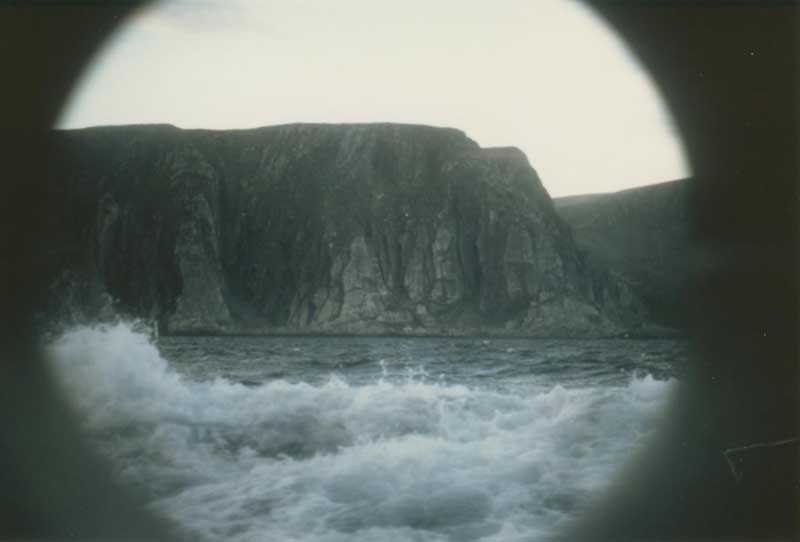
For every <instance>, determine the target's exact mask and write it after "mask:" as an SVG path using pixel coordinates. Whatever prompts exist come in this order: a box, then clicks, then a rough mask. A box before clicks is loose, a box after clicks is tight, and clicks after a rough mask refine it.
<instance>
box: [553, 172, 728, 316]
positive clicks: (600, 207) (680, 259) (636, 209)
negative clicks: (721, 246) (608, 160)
mask: <svg viewBox="0 0 800 542" xmlns="http://www.w3.org/2000/svg"><path fill="white" fill-rule="evenodd" d="M690 188H691V181H690V180H688V179H684V180H679V181H670V182H666V183H660V184H655V185H650V186H644V187H639V188H633V189H630V190H622V191H620V192H614V193H610V194H592V195H585V196H569V197H564V198H557V199H555V200H554V203H555V207H556V210H557V212H558V213H559V215H560V216H561V217H562V218H563V219H564V220H565V221H566V222H567V223H568V224H569V225H570V226H571V227H572V230H573V233H574V236H575V240H576V242H577V243H578V246H579V247H580V248H581V249H583V250H585V251H586V252H587V253H588V254H589V255H590V257H591V258H592V259H593V260H595V261H597V262H598V263H600V264H601V265H603V266H604V267H606V268H607V269H609V270H611V271H612V272H613V273H615V274H616V275H618V276H619V277H620V278H621V279H622V280H624V281H625V282H626V283H627V284H629V285H630V287H631V288H632V289H633V290H634V292H635V293H636V294H637V295H638V296H639V297H640V298H641V299H642V301H643V302H644V303H645V305H646V307H647V309H648V312H649V314H651V315H652V317H653V318H654V319H655V320H656V321H658V322H659V323H661V324H663V325H668V326H674V327H685V326H686V323H687V307H691V303H689V302H688V300H689V299H691V297H692V296H691V295H690V292H691V284H692V281H693V279H694V278H695V277H697V276H698V275H701V274H703V273H704V272H705V271H707V270H709V269H711V268H713V267H716V266H718V265H719V262H720V255H719V254H715V253H714V251H712V250H711V249H709V247H708V246H706V245H701V244H700V243H699V242H697V240H695V239H694V238H693V237H694V236H693V234H692V227H691V225H692V224H693V217H692V215H691V209H692V206H691V197H692V194H691V192H690Z"/></svg>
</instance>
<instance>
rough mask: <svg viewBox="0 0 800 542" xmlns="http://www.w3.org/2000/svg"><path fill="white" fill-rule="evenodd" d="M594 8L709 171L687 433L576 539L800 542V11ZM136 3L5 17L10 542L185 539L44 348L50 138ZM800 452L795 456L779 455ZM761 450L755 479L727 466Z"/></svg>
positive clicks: (680, 431) (2, 201)
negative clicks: (711, 251) (71, 412)
mask: <svg viewBox="0 0 800 542" xmlns="http://www.w3.org/2000/svg"><path fill="white" fill-rule="evenodd" d="M589 4H590V5H591V6H592V7H593V8H594V10H595V12H596V13H597V14H598V15H599V16H601V17H602V18H604V19H605V20H606V21H607V22H608V23H609V24H610V26H612V27H613V28H614V29H615V30H616V31H617V32H619V33H620V35H621V36H622V38H623V39H624V40H625V41H626V42H627V44H628V45H629V46H630V47H631V49H632V50H633V53H634V54H635V55H637V56H638V58H639V59H640V60H641V61H642V63H643V64H644V65H645V67H646V68H647V69H648V70H649V72H650V73H651V74H652V76H653V77H654V79H655V81H656V84H657V85H658V86H659V88H660V89H661V91H662V93H663V95H664V97H665V99H666V101H667V103H668V105H669V108H670V109H671V112H672V114H673V115H674V117H675V120H676V126H677V128H678V129H679V130H680V132H681V134H682V137H683V140H684V142H685V143H686V147H687V152H688V155H689V159H690V162H691V167H692V170H693V172H694V179H693V181H692V191H691V192H692V194H691V201H692V219H693V227H694V236H695V239H696V241H697V242H698V243H706V244H709V245H713V246H715V247H718V249H719V250H718V254H719V258H720V262H721V264H720V265H717V266H715V267H714V269H715V271H713V272H708V273H704V274H700V273H698V274H697V275H695V276H693V277H691V280H692V284H693V286H694V295H693V296H692V299H687V300H686V303H687V305H689V306H691V311H690V314H692V315H693V316H692V320H691V335H692V337H691V338H692V340H693V343H694V348H693V352H692V371H691V372H690V374H689V375H688V378H687V381H686V382H685V383H684V386H683V390H682V391H681V393H680V396H679V397H678V398H677V399H676V402H675V404H674V405H673V411H672V413H671V417H670V422H669V424H668V427H666V428H665V429H664V430H663V431H662V433H661V434H660V436H659V441H658V442H657V443H656V445H654V446H652V447H651V449H650V450H648V451H647V452H646V453H645V454H643V456H642V457H640V458H639V459H638V461H637V462H636V463H635V464H634V465H632V466H630V467H629V468H628V469H627V470H626V471H625V472H623V473H622V476H621V478H620V479H619V480H618V481H617V484H616V486H615V488H614V489H613V490H612V491H611V493H610V494H609V496H608V498H607V499H606V500H605V502H603V503H602V504H600V505H599V506H598V507H597V508H596V509H594V510H590V511H589V513H588V514H587V516H586V517H585V518H583V520H582V521H581V522H579V524H578V525H576V526H574V527H573V528H572V529H571V530H570V531H569V532H568V533H565V536H564V539H567V540H609V541H611V540H634V539H638V540H644V539H647V540H687V539H708V540H722V539H725V540H728V539H736V540H745V539H748V540H752V539H757V540H795V539H797V538H798V535H800V529H799V528H798V525H799V523H800V476H799V475H800V472H799V471H800V468H798V447H797V441H796V440H793V439H795V438H796V437H797V436H798V434H800V428H799V427H798V407H799V406H800V404H799V403H798V389H799V388H800V378H798V375H799V374H800V371H799V370H798V340H797V332H798V288H797V286H798V260H797V248H798V222H797V218H798V217H797V207H798V167H797V166H798V163H797V160H798V138H797V129H798V119H799V118H800V117H798V93H797V91H798V69H797V60H798V41H797V38H798V11H799V10H798V8H797V6H795V5H794V4H793V3H779V2H744V3H733V2H708V1H706V2H633V1H626V2H603V1H600V0H593V1H590V2H589ZM136 5H138V4H136V3H133V2H106V3H103V2H98V1H88V0H83V1H79V0H75V1H71V2H50V3H34V2H11V3H7V4H4V5H2V6H0V55H2V59H1V60H2V64H0V65H2V66H3V73H4V77H3V83H4V84H3V90H2V91H0V92H2V97H3V100H2V102H1V103H2V104H3V109H4V115H3V117H2V118H3V128H2V140H1V141H0V143H1V144H2V147H0V148H2V149H3V158H4V160H3V169H2V171H3V175H2V181H0V183H1V184H0V186H1V187H2V194H3V196H2V198H0V205H2V209H0V212H1V216H2V220H3V227H2V234H0V239H2V245H0V254H2V258H3V261H2V267H1V268H0V269H1V271H0V273H2V298H0V307H2V326H0V337H1V339H0V340H1V341H2V342H1V343H0V348H1V350H0V355H2V359H1V361H0V539H34V538H36V539H63V538H65V537H69V538H73V539H87V538H106V539H107V538H128V539H131V538H138V539H173V538H176V537H177V534H176V532H175V531H173V530H172V527H171V526H170V525H169V524H168V522H166V521H164V520H161V519H159V518H155V517H153V516H152V515H151V514H149V513H146V512H144V511H143V510H142V508H141V503H140V501H138V500H137V499H136V497H135V496H134V495H131V494H129V492H127V491H126V490H125V489H123V488H120V487H116V486H115V485H113V484H112V483H111V482H110V481H109V477H108V472H109V471H108V469H107V468H106V467H105V466H104V465H103V464H102V462H100V461H99V460H97V459H96V458H94V457H93V456H92V453H91V450H90V449H88V448H87V447H85V445H84V444H83V443H82V442H81V441H80V439H79V438H78V436H77V432H76V430H75V423H74V420H71V419H69V416H68V415H67V414H66V412H68V410H67V409H66V408H65V407H64V405H63V403H62V399H61V398H60V397H58V395H57V394H56V393H55V391H54V388H53V387H52V385H51V383H50V382H49V381H48V380H47V379H46V377H45V373H44V370H43V367H42V359H41V353H40V352H39V350H38V349H37V346H36V345H35V344H34V343H33V342H32V331H31V326H30V320H29V317H30V307H31V300H32V299H33V298H34V296H35V294H36V292H37V291H38V289H39V288H41V285H42V284H43V283H44V280H45V278H46V277H44V273H43V272H42V270H41V269H40V268H39V267H37V251H38V250H39V249H40V248H39V247H41V246H43V245H44V244H43V241H44V237H43V236H44V235H45V232H46V231H47V228H46V220H47V217H46V215H45V214H44V213H42V212H39V211H40V210H41V209H40V208H39V207H40V206H39V203H38V202H40V201H41V198H39V197H38V194H41V193H42V191H43V190H47V189H48V186H47V184H46V181H45V179H47V178H48V172H47V167H46V166H47V158H46V157H47V148H48V146H47V133H48V130H49V128H50V127H51V126H52V125H53V123H54V121H55V120H56V117H57V115H58V113H59V111H60V109H61V107H62V106H63V104H64V101H65V100H66V98H67V97H68V94H69V92H70V91H71V89H72V85H73V84H74V83H75V81H76V80H77V78H78V77H79V76H80V74H81V71H82V69H83V68H84V66H85V64H86V63H87V62H89V61H90V60H91V57H92V54H93V53H94V52H95V51H96V50H97V49H98V48H99V47H101V46H102V43H103V40H104V39H105V38H107V37H108V36H109V35H110V33H111V32H113V30H114V29H115V28H116V27H117V26H118V25H119V24H120V23H121V22H122V21H123V20H124V18H125V17H126V16H127V15H129V14H130V12H131V11H132V9H134V8H135V7H136ZM780 442H784V444H777V443H780ZM762 444H763V445H764V446H757V447H755V448H752V449H751V450H753V452H752V454H751V457H750V458H749V462H748V463H747V465H748V470H747V471H746V472H744V473H743V475H742V476H741V477H740V478H737V477H735V476H734V475H733V473H732V472H731V469H730V466H729V464H728V463H727V462H726V459H725V455H724V452H725V451H726V450H730V449H732V448H736V447H742V446H748V445H751V446H752V445H762Z"/></svg>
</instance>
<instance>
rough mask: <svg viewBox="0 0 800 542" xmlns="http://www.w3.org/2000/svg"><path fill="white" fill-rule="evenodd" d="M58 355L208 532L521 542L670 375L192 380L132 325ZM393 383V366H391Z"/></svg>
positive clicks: (606, 457) (177, 511) (85, 408)
mask: <svg viewBox="0 0 800 542" xmlns="http://www.w3.org/2000/svg"><path fill="white" fill-rule="evenodd" d="M49 351H50V354H51V357H52V360H53V370H54V372H55V373H56V375H57V377H58V380H59V381H60V383H61V385H62V386H63V387H64V389H65V390H66V391H67V393H68V395H69V396H70V397H72V398H73V400H74V404H75V407H76V409H78V410H79V411H80V413H81V414H82V415H83V416H84V417H85V420H86V423H85V425H86V429H87V431H88V433H89V435H90V437H91V438H92V439H94V440H95V441H96V442H97V443H98V446H99V447H100V449H101V450H102V451H103V452H104V453H105V454H106V455H108V456H109V457H110V459H111V460H112V462H113V464H114V465H116V468H117V475H118V476H119V477H120V479H122V480H123V481H125V482H128V483H130V484H134V485H136V486H139V487H140V488H143V489H145V490H146V491H148V492H149V493H150V495H151V497H152V506H153V507H154V508H156V509H158V510H161V511H164V512H166V513H168V514H169V515H171V516H172V517H174V518H175V519H176V520H178V521H179V522H180V523H181V524H182V525H184V526H185V527H186V528H187V529H188V530H189V531H190V532H192V533H193V534H194V535H196V536H198V537H202V538H205V539H209V540H218V539H225V540H239V541H249V540H272V539H276V540H319V541H322V540H324V541H338V540H348V541H349V540H356V541H358V540H399V541H402V540H464V541H468V540H495V541H510V540H525V539H529V538H530V537H532V536H536V535H544V534H547V533H551V532H552V531H553V530H554V529H556V528H557V527H558V525H559V524H560V523H561V522H563V521H565V520H567V519H569V518H571V517H573V516H574V515H575V514H576V513H578V512H579V511H580V510H581V508H582V507H583V506H585V504H586V503H587V502H588V499H589V498H590V497H591V495H592V494H594V493H595V492H597V491H598V490H600V489H602V488H604V487H605V485H606V484H607V483H608V482H609V479H610V477H611V475H612V474H613V472H614V470H615V469H616V468H617V467H618V466H619V465H620V462H621V460H622V459H623V458H624V457H625V456H626V455H627V454H628V453H629V452H630V450H631V448H632V447H634V446H636V444H637V443H638V442H639V441H640V440H641V439H642V438H643V437H644V436H645V435H647V434H648V433H649V432H650V431H651V430H652V428H653V426H654V424H655V423H656V422H657V421H658V417H659V414H660V413H661V412H662V411H663V406H664V402H665V401H666V399H667V397H668V395H669V392H670V389H671V388H672V387H673V383H672V382H665V381H658V380H655V379H653V378H652V377H651V376H649V375H646V376H643V377H633V378H632V379H631V381H630V382H629V384H628V385H627V386H619V387H594V388H592V387H586V388H565V387H562V386H555V387H549V388H545V387H543V386H542V385H541V384H539V383H537V382H535V381H532V382H531V383H530V385H528V386H527V387H525V386H523V387H518V388H515V391H514V392H513V393H512V392H507V391H506V392H501V391H497V390H491V389H477V388H471V387H467V386H464V385H451V384H446V383H444V382H441V381H438V380H437V381H433V382H430V381H428V379H427V378H426V375H425V374H424V371H417V372H414V373H413V374H410V375H409V378H407V379H406V380H405V381H402V382H390V381H388V379H387V378H384V377H381V378H378V379H376V381H374V382H371V383H367V384H362V385H352V384H350V383H348V382H347V380H346V379H344V378H342V377H331V378H329V379H328V380H327V381H326V382H324V383H322V384H319V385H310V384H306V383H302V382H300V383H290V382H287V381H285V380H273V381H271V382H268V383H266V384H262V385H258V386H250V387H248V386H244V385H242V384H238V383H234V382H230V381H227V380H224V379H220V378H217V379H214V380H209V381H192V380H189V379H187V378H184V377H182V376H180V375H179V374H178V373H177V372H175V371H174V370H173V369H171V368H170V365H169V363H168V362H167V361H166V360H165V359H163V358H162V357H161V355H160V354H159V352H158V349H157V348H156V347H155V346H154V345H152V344H151V343H150V342H148V340H147V338H146V337H145V336H144V335H142V334H138V333H136V332H135V331H133V330H132V329H131V328H130V327H129V326H127V325H125V324H118V325H113V326H104V327H83V328H78V329H75V330H72V331H70V332H68V333H66V334H64V335H63V336H61V337H60V338H58V339H57V340H56V341H54V342H53V343H52V344H51V345H50V347H49ZM384 375H385V371H384Z"/></svg>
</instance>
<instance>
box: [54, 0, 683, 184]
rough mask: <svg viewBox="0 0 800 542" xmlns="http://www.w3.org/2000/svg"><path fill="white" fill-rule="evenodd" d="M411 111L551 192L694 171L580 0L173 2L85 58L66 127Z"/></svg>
mask: <svg viewBox="0 0 800 542" xmlns="http://www.w3.org/2000/svg"><path fill="white" fill-rule="evenodd" d="M291 122H332V123H339V122H402V123H413V124H430V125H434V126H449V127H454V128H459V129H461V130H463V131H465V132H466V133H467V135H468V136H469V137H471V138H472V139H474V140H475V141H477V142H478V143H479V144H480V145H481V146H484V147H493V146H508V145H511V146H516V147H519V148H521V149H522V150H523V151H524V152H525V154H527V156H528V159H529V161H530V162H531V165H533V167H534V168H535V169H536V170H537V172H538V173H539V176H540V177H541V179H542V182H543V183H544V185H545V186H546V188H547V190H548V191H549V193H550V195H551V196H554V197H557V196H564V195H570V194H584V193H593V192H610V191H615V190H621V189H625V188H630V187H633V186H639V185H643V184H651V183H655V182H661V181H667V180H672V179H677V178H681V177H686V176H688V175H689V167H688V164H687V161H686V157H685V153H684V149H683V144H682V142H681V141H680V138H679V136H678V134H677V133H676V131H675V129H674V127H673V124H672V121H671V117H670V113H669V112H668V111H667V110H666V108H665V105H664V102H663V99H662V98H661V96H660V95H659V93H658V91H657V89H656V88H655V86H654V84H653V83H652V81H651V80H650V78H649V76H648V75H647V74H646V73H645V72H644V71H643V70H642V69H641V67H640V66H639V65H638V64H637V62H636V61H635V60H634V59H633V57H632V55H631V54H630V53H629V52H628V51H627V50H626V48H625V46H624V45H623V44H622V42H621V40H619V39H618V38H617V37H616V36H615V35H614V33H613V31H612V30H611V29H609V28H608V27H607V26H605V25H604V23H602V21H601V20H600V19H599V18H597V17H595V16H594V15H593V14H592V13H591V11H590V10H589V9H588V8H586V7H584V6H583V5H581V4H578V3H576V2H573V1H571V0H474V1H473V0H404V1H402V2H400V1H381V0H337V1H332V0H283V1H279V0H169V1H164V2H161V3H159V4H154V5H153V6H151V7H150V8H148V9H145V10H141V11H140V12H138V13H137V14H136V15H135V16H134V17H132V18H131V19H130V21H129V22H128V23H127V25H126V26H125V27H124V28H122V29H121V30H120V31H119V33H118V34H117V35H116V36H115V37H114V38H112V40H110V41H109V42H108V44H107V46H106V48H105V49H104V50H103V51H101V52H100V53H99V55H98V57H97V59H96V60H95V62H94V63H93V64H92V65H91V66H90V67H89V68H88V69H87V71H86V73H85V74H84V76H83V78H82V80H81V81H80V83H79V84H78V85H77V86H76V88H75V91H74V94H73V96H72V98H71V100H70V102H69V104H68V106H67V107H66V109H65V111H64V112H63V114H62V117H61V119H60V120H59V122H58V123H57V126H58V127H59V128H78V127H85V126H95V125H103V124H142V123H169V124H174V125H176V126H179V127H182V128H214V129H225V128H252V127H258V126H269V125H274V124H285V123H291Z"/></svg>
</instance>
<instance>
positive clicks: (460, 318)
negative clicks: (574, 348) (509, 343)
mask: <svg viewBox="0 0 800 542" xmlns="http://www.w3.org/2000/svg"><path fill="white" fill-rule="evenodd" d="M52 155H53V156H52V158H51V162H50V165H51V168H52V172H53V184H54V191H53V196H54V197H53V201H52V209H53V212H52V216H51V217H50V222H51V224H50V227H51V229H52V230H53V239H52V241H51V243H50V244H52V245H53V246H56V247H60V250H59V253H60V256H59V257H58V258H57V260H58V264H52V263H51V265H53V266H54V269H57V270H58V273H60V275H59V276H62V277H64V278H62V280H61V282H62V283H65V284H67V283H69V284H72V285H71V286H69V288H66V287H65V285H64V284H62V285H61V286H60V287H59V286H54V288H55V289H56V290H60V291H61V292H64V291H68V290H69V289H70V288H72V290H75V286H74V283H75V280H76V279H75V277H82V278H81V280H82V281H83V282H85V283H87V284H91V285H94V286H93V288H94V289H95V290H98V291H100V290H102V291H101V292H100V293H99V294H97V295H96V296H95V297H96V298H98V299H99V298H103V299H111V300H112V301H111V304H112V305H113V306H114V308H115V309H116V310H118V311H122V312H125V313H128V314H132V315H137V316H142V317H147V318H157V319H159V321H160V322H161V324H162V328H163V329H166V330H167V331H168V332H170V333H260V332H264V333H271V332H307V333H318V332H324V333H422V334H424V333H437V334H438V333H444V334H452V333H457V334H459V333H504V334H521V335H586V334H589V335H609V334H616V333H621V332H625V331H630V330H632V329H636V328H637V327H640V326H641V325H642V324H643V323H644V313H643V310H642V307H641V305H640V304H639V303H638V301H637V300H636V298H635V296H633V295H632V294H631V292H630V291H629V290H628V289H627V287H626V286H625V285H624V284H623V283H621V282H619V281H617V280H615V279H614V278H613V277H612V276H611V275H609V274H608V273H606V272H605V271H603V270H602V269H601V268H599V267H598V266H596V265H593V264H591V263H590V262H589V261H588V260H587V259H586V257H585V256H584V255H583V254H582V253H581V252H580V251H578V250H577V249H576V247H575V245H574V243H573V240H572V235H571V232H570V229H569V227H568V226H566V225H565V224H564V222H562V221H561V219H560V218H559V217H558V216H557V215H556V213H555V211H554V208H553V205H552V202H551V200H550V198H549V196H548V195H547V193H546V191H545V190H544V189H543V187H542V185H541V183H540V181H539V178H538V177H537V175H536V173H535V171H534V170H533V169H532V168H531V166H530V164H529V163H528V160H527V158H526V157H525V155H524V154H523V153H522V152H521V151H519V150H517V149H514V148H498V149H482V148H480V147H479V146H478V145H477V144H476V143H475V142H473V141H472V140H470V139H469V138H467V137H466V136H465V135H464V134H463V133H462V132H460V131H457V130H453V129H443V128H432V127H425V126H412V125H395V124H360V125H312V124H297V125H286V126H276V127H269V128H261V129H255V130H240V131H204V130H180V129H177V128H174V127H171V126H123V127H103V128H92V129H85V130H77V131H69V132H57V133H56V134H54V145H53V153H52ZM65 273H66V274H65ZM69 277H72V279H69ZM70 281H71V282H70ZM84 289H86V288H84ZM53 296H54V298H56V299H57V298H59V296H61V297H63V293H61V294H59V293H57V292H54V293H53ZM98 296H99V297H98ZM103 296H105V297H103ZM74 297H75V296H74V295H73V298H74ZM73 302H74V301H73ZM107 304H108V303H106V305H107Z"/></svg>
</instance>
